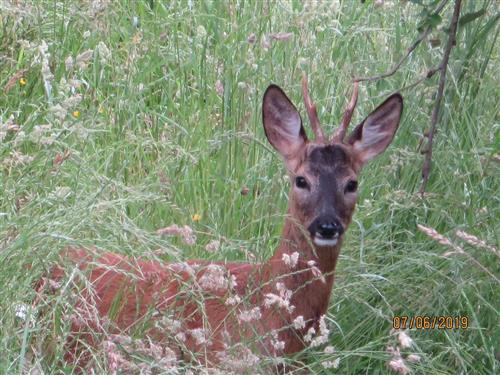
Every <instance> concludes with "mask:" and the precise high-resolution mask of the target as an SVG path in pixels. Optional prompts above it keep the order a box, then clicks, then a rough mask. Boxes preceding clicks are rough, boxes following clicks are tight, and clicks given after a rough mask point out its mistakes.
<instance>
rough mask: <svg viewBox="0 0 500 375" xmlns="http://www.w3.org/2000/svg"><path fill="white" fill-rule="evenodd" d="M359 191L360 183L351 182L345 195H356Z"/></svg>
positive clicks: (346, 187) (346, 188)
mask: <svg viewBox="0 0 500 375" xmlns="http://www.w3.org/2000/svg"><path fill="white" fill-rule="evenodd" d="M357 189H358V182H357V181H354V180H351V181H349V182H348V183H347V185H346V186H345V191H344V192H345V193H354V192H356V190H357Z"/></svg>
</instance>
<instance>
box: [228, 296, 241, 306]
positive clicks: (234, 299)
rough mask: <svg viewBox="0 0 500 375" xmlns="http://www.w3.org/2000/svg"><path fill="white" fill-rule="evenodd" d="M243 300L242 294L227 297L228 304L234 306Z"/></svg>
mask: <svg viewBox="0 0 500 375" xmlns="http://www.w3.org/2000/svg"><path fill="white" fill-rule="evenodd" d="M240 302H241V298H240V296H233V297H229V298H228V299H226V302H225V304H226V306H234V305H237V304H238V303H240Z"/></svg>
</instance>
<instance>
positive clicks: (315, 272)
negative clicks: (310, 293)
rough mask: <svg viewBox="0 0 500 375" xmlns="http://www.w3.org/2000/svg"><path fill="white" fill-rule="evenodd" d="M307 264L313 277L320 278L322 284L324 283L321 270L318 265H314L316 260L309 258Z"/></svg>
mask: <svg viewBox="0 0 500 375" xmlns="http://www.w3.org/2000/svg"><path fill="white" fill-rule="evenodd" d="M307 265H308V266H309V268H310V269H311V272H312V274H313V276H314V277H315V278H317V279H320V280H321V282H322V283H323V284H324V283H326V280H325V276H323V272H321V270H320V269H319V268H318V267H316V262H315V261H314V260H309V261H308V262H307Z"/></svg>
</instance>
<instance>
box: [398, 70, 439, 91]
mask: <svg viewBox="0 0 500 375" xmlns="http://www.w3.org/2000/svg"><path fill="white" fill-rule="evenodd" d="M439 69H440V67H439V66H438V67H437V68H432V69H429V70H428V71H427V72H426V73H425V74H424V75H423V76H421V77H420V78H419V79H417V80H416V81H415V82H413V83H411V84H409V85H407V86H404V87H401V88H400V89H399V90H398V91H405V90H409V89H412V88H414V87H415V86H418V85H420V84H421V83H422V82H424V81H426V80H428V79H429V78H432V77H433V76H434V74H436V73H437V72H439Z"/></svg>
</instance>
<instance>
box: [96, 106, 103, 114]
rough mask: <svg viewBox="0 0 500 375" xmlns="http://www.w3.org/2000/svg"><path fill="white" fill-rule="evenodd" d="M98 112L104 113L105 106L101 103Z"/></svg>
mask: <svg viewBox="0 0 500 375" xmlns="http://www.w3.org/2000/svg"><path fill="white" fill-rule="evenodd" d="M97 112H99V113H104V107H103V106H102V105H100V106H99V108H98V109H97Z"/></svg>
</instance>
